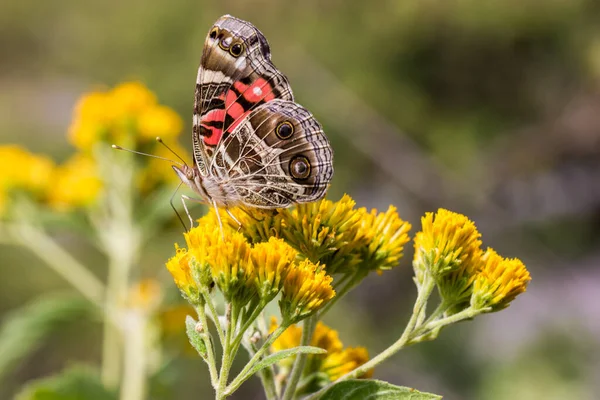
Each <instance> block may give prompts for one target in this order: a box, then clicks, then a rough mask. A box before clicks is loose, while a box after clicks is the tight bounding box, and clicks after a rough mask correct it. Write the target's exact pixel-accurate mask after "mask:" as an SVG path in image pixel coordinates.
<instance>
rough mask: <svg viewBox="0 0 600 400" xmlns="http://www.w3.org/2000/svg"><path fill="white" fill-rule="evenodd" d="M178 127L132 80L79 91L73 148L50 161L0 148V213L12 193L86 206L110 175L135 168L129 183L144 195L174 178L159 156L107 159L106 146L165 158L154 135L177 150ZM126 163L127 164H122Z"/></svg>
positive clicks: (59, 205)
mask: <svg viewBox="0 0 600 400" xmlns="http://www.w3.org/2000/svg"><path fill="white" fill-rule="evenodd" d="M181 128H182V122H181V119H180V118H179V116H178V115H177V114H176V113H175V112H174V111H173V110H171V109H170V108H168V107H166V106H163V105H160V104H158V102H157V100H156V96H155V95H154V94H153V93H152V92H150V91H149V90H148V89H147V88H146V87H144V86H143V85H142V84H141V83H138V82H130V83H123V84H121V85H118V86H116V87H115V88H114V89H112V90H108V91H94V92H91V93H88V94H85V95H84V96H83V97H82V98H81V99H80V100H79V102H78V104H77V106H76V108H75V111H74V115H73V122H72V124H71V126H70V128H69V132H68V137H69V140H70V141H71V143H72V144H73V145H74V146H75V147H76V148H77V150H78V151H77V152H76V153H74V154H73V155H72V156H71V157H70V158H68V159H67V160H66V161H65V162H64V163H62V164H60V165H56V164H55V162H54V161H52V160H51V159H50V158H48V157H46V156H42V155H36V154H32V153H30V152H29V151H27V150H25V149H23V148H21V147H19V146H16V145H3V146H0V167H1V169H2V171H3V173H2V176H1V177H0V215H7V213H8V212H9V206H10V204H11V203H12V200H13V199H14V198H15V196H20V195H23V194H24V195H25V196H26V198H27V199H28V200H33V201H34V202H36V203H39V204H41V205H47V206H50V207H51V208H52V209H53V210H56V211H61V212H65V211H70V210H72V209H76V208H84V207H90V206H92V205H94V204H95V203H97V201H98V199H99V197H101V196H102V194H103V193H104V188H105V187H106V186H107V185H106V182H107V181H109V180H113V179H114V176H113V175H115V173H116V174H118V171H119V169H120V170H121V171H128V170H129V169H130V168H129V167H130V166H137V167H138V169H136V170H135V172H134V174H133V175H134V178H133V180H134V182H132V184H137V187H138V188H139V189H140V190H141V191H142V192H143V193H144V194H147V193H149V192H150V191H151V190H153V189H155V188H157V187H159V186H161V185H163V184H164V183H170V182H175V181H176V180H177V176H176V175H175V174H173V171H171V169H170V168H165V163H164V161H162V160H158V159H154V158H147V157H137V158H136V160H135V162H132V161H131V159H132V157H130V156H126V155H124V154H119V156H120V157H113V156H111V155H110V154H108V153H109V152H111V151H112V149H110V146H109V145H110V144H112V143H118V144H120V145H123V147H128V148H131V149H134V150H139V151H145V152H149V153H152V154H155V155H157V156H161V157H165V158H169V157H172V154H171V153H170V152H169V151H168V149H166V148H165V147H164V146H157V143H156V141H155V138H156V136H162V137H164V138H165V139H168V140H169V142H170V143H172V145H171V147H173V148H174V149H175V150H176V151H177V152H178V153H179V154H181V155H184V154H185V151H184V150H182V149H181V148H179V147H178V145H177V142H176V141H175V139H176V138H177V136H178V135H179V133H180V131H181ZM126 163H128V164H127V165H125V164H126Z"/></svg>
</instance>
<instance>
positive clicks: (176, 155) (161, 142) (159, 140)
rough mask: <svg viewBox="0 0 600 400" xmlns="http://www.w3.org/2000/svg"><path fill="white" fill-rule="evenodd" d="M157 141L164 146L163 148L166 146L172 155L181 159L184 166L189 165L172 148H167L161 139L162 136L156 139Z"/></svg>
mask: <svg viewBox="0 0 600 400" xmlns="http://www.w3.org/2000/svg"><path fill="white" fill-rule="evenodd" d="M156 141H157V142H158V143H160V144H162V145H163V146H165V147H166V148H167V150H169V151H170V152H171V153H173V155H174V156H175V157H177V158H179V159H180V160H181V162H182V163H183V164H184V165H187V164H186V162H185V160H184V159H183V158H181V156H180V155H179V154H177V153H175V151H173V149H172V148H170V147H169V146H167V144H166V143H165V142H163V140H162V139H161V138H160V136H157V137H156Z"/></svg>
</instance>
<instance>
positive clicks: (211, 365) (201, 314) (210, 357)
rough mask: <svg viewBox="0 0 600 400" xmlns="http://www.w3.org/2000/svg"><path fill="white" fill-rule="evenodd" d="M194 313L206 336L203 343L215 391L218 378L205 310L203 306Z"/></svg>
mask: <svg viewBox="0 0 600 400" xmlns="http://www.w3.org/2000/svg"><path fill="white" fill-rule="evenodd" d="M196 313H197V314H198V319H199V320H200V323H201V324H202V327H203V329H204V332H205V334H206V336H205V337H206V340H205V341H204V343H205V344H206V357H207V359H208V360H207V361H208V362H207V364H208V372H209V373H210V383H211V384H212V387H213V388H214V389H215V390H216V389H217V385H218V383H219V376H218V375H217V360H216V356H215V349H214V348H213V345H212V340H211V338H210V334H209V331H208V319H207V318H206V310H205V309H204V305H202V306H199V307H196Z"/></svg>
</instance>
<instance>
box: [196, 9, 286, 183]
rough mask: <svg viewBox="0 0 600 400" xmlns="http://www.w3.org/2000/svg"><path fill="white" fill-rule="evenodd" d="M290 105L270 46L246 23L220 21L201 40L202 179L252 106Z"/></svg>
mask: <svg viewBox="0 0 600 400" xmlns="http://www.w3.org/2000/svg"><path fill="white" fill-rule="evenodd" d="M274 99H284V100H290V101H293V95H292V90H291V88H290V85H289V83H288V80H287V78H286V77H285V76H284V75H283V74H282V73H281V72H279V70H277V68H275V66H274V65H273V63H272V62H271V54H270V49H269V44H268V42H267V40H266V38H265V37H264V35H263V34H262V33H261V32H260V31H259V30H258V29H257V28H256V27H254V25H252V24H250V23H249V22H246V21H242V20H240V19H237V18H234V17H232V16H229V15H225V16H223V17H221V18H219V19H218V20H217V21H216V22H215V24H214V25H213V27H212V28H211V30H210V31H209V33H208V36H207V38H206V41H205V44H204V49H203V53H202V60H201V63H200V68H199V69H198V77H197V80H196V91H195V100H194V120H193V143H194V159H195V162H196V164H197V166H198V169H199V170H200V173H201V174H202V175H207V174H208V173H209V172H208V171H209V166H208V164H210V162H211V160H212V158H213V156H214V154H215V151H216V149H217V148H218V147H219V146H220V143H221V142H222V140H223V139H225V138H226V137H227V136H228V135H229V134H230V133H231V132H232V131H233V130H234V129H235V128H236V127H237V126H238V125H239V124H240V123H241V122H242V121H244V119H245V118H246V117H247V116H248V115H249V113H250V112H251V111H252V110H253V109H254V108H255V107H258V106H260V105H261V104H264V103H266V102H269V101H272V100H274Z"/></svg>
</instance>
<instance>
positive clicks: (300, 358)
mask: <svg viewBox="0 0 600 400" xmlns="http://www.w3.org/2000/svg"><path fill="white" fill-rule="evenodd" d="M316 324H317V317H316V316H314V315H313V316H312V317H308V318H307V319H305V320H304V324H303V326H302V339H300V346H308V345H309V344H310V340H311V339H312V336H313V332H314V330H315V326H316ZM306 357H307V354H297V355H296V359H295V360H294V366H293V367H292V372H291V373H290V377H289V380H288V383H287V385H286V387H285V391H284V392H283V397H282V399H283V400H292V399H293V398H294V395H295V394H296V386H298V382H300V378H301V377H302V371H304V364H305V363H306Z"/></svg>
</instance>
